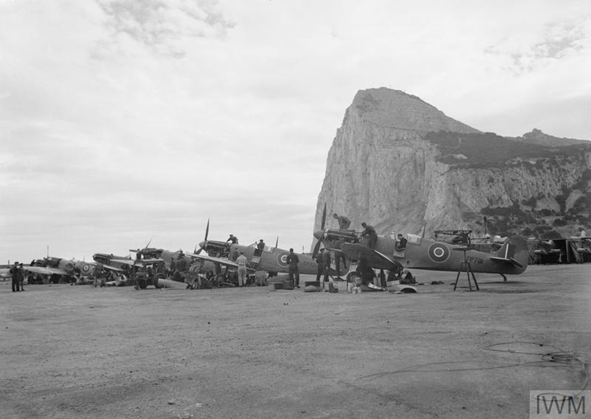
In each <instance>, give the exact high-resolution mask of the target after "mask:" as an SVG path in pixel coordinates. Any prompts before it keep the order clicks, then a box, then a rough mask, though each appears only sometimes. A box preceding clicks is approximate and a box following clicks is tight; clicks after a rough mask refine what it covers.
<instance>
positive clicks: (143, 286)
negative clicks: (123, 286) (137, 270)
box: [137, 279, 148, 290]
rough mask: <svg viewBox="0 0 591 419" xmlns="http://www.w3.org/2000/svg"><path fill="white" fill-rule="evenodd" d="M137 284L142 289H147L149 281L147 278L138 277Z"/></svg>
mask: <svg viewBox="0 0 591 419" xmlns="http://www.w3.org/2000/svg"><path fill="white" fill-rule="evenodd" d="M137 286H138V287H140V288H141V289H143V290H145V289H146V287H147V286H148V281H146V280H145V279H138V280H137Z"/></svg>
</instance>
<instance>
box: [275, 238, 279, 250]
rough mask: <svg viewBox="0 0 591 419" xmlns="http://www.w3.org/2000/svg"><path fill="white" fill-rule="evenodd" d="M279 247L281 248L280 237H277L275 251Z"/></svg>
mask: <svg viewBox="0 0 591 419" xmlns="http://www.w3.org/2000/svg"><path fill="white" fill-rule="evenodd" d="M277 246H279V236H277V240H275V249H277Z"/></svg>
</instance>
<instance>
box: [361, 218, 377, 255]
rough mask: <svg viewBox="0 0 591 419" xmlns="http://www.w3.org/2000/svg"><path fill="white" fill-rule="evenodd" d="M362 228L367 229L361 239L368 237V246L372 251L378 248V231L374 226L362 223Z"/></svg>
mask: <svg viewBox="0 0 591 419" xmlns="http://www.w3.org/2000/svg"><path fill="white" fill-rule="evenodd" d="M361 226H362V227H363V228H364V229H365V230H363V231H362V232H361V237H367V245H368V247H369V248H370V249H375V248H376V243H377V241H378V235H377V233H376V229H375V228H374V227H373V226H370V225H369V224H366V223H361Z"/></svg>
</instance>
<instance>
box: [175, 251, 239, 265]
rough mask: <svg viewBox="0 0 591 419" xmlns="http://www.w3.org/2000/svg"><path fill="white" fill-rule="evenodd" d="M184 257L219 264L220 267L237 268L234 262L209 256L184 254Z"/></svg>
mask: <svg viewBox="0 0 591 419" xmlns="http://www.w3.org/2000/svg"><path fill="white" fill-rule="evenodd" d="M185 255H186V256H189V257H192V258H195V259H200V260H207V261H209V262H213V263H219V264H220V265H223V266H229V267H231V268H238V264H237V263H235V262H232V261H231V260H230V259H222V258H214V257H211V256H206V255H197V254H195V253H185Z"/></svg>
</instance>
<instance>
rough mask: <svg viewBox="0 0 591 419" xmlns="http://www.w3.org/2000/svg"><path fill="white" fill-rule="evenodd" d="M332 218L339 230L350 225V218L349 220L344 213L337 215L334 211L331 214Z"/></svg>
mask: <svg viewBox="0 0 591 419" xmlns="http://www.w3.org/2000/svg"><path fill="white" fill-rule="evenodd" d="M332 217H333V218H334V219H336V220H337V221H338V223H339V230H346V229H348V228H349V226H350V225H351V220H349V219H348V218H347V217H345V216H344V215H339V214H337V213H336V212H335V213H334V214H333V215H332Z"/></svg>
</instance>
